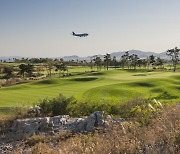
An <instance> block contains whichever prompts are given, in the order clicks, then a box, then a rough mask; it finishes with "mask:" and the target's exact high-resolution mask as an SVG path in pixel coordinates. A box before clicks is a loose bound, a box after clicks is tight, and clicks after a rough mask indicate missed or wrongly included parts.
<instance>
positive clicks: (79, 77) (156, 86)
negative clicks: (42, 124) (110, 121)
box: [0, 67, 180, 107]
mask: <svg viewBox="0 0 180 154" xmlns="http://www.w3.org/2000/svg"><path fill="white" fill-rule="evenodd" d="M95 70H96V69H94V71H91V70H90V68H88V67H71V68H69V73H70V74H71V76H68V77H64V78H59V77H58V75H54V76H52V77H51V78H46V79H44V80H37V81H31V82H29V83H24V84H17V85H12V86H8V87H2V88H0V96H1V98H0V107H15V106H22V105H27V106H30V105H33V104H37V103H38V101H39V100H41V99H44V98H54V97H56V96H58V95H59V94H63V95H64V96H68V97H69V96H73V97H75V98H76V99H77V100H79V101H88V100H91V101H92V100H93V101H100V100H111V101H119V102H124V101H126V100H129V99H132V98H135V97H142V98H156V99H157V100H159V101H161V102H166V101H168V102H170V101H172V102H178V101H180V95H179V94H180V73H179V72H172V71H167V70H161V71H158V70H152V69H149V70H148V69H147V70H145V69H138V70H126V69H125V70H122V69H110V70H108V71H106V70H101V71H95Z"/></svg>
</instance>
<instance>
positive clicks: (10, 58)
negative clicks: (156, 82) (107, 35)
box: [0, 50, 169, 61]
mask: <svg viewBox="0 0 180 154" xmlns="http://www.w3.org/2000/svg"><path fill="white" fill-rule="evenodd" d="M124 53H125V51H118V52H112V53H111V56H112V57H113V56H116V58H117V59H120V58H121V56H122V55H123V54H124ZM129 53H130V54H136V55H138V56H139V57H140V58H146V57H148V56H150V55H154V56H156V57H160V58H163V59H169V58H168V56H167V55H166V52H162V53H155V52H144V51H140V50H129ZM93 56H99V57H101V58H102V59H103V57H104V55H92V56H87V57H79V56H77V55H72V56H64V57H58V58H63V59H64V60H65V61H69V60H74V61H77V60H78V61H82V60H86V61H90V60H91V58H92V57H93ZM13 58H16V59H22V57H20V56H9V57H0V60H3V61H4V60H6V61H12V60H13ZM55 58H57V57H55Z"/></svg>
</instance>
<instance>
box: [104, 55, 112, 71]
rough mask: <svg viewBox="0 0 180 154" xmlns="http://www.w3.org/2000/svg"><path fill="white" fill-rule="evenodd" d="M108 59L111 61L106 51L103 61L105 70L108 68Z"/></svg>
mask: <svg viewBox="0 0 180 154" xmlns="http://www.w3.org/2000/svg"><path fill="white" fill-rule="evenodd" d="M110 61H111V55H110V54H108V53H107V54H106V55H104V62H105V63H106V69H107V70H108V69H109V63H110Z"/></svg>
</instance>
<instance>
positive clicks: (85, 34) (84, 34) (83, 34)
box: [72, 32, 89, 37]
mask: <svg viewBox="0 0 180 154" xmlns="http://www.w3.org/2000/svg"><path fill="white" fill-rule="evenodd" d="M72 35H73V36H78V37H86V36H88V35H89V34H87V33H82V34H76V33H74V32H72Z"/></svg>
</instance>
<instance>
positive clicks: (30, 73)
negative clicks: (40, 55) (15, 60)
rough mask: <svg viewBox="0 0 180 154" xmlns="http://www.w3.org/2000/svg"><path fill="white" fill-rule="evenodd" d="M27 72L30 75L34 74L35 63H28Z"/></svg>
mask: <svg viewBox="0 0 180 154" xmlns="http://www.w3.org/2000/svg"><path fill="white" fill-rule="evenodd" d="M26 73H27V74H28V76H29V77H30V76H32V74H33V65H31V64H28V65H26Z"/></svg>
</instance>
